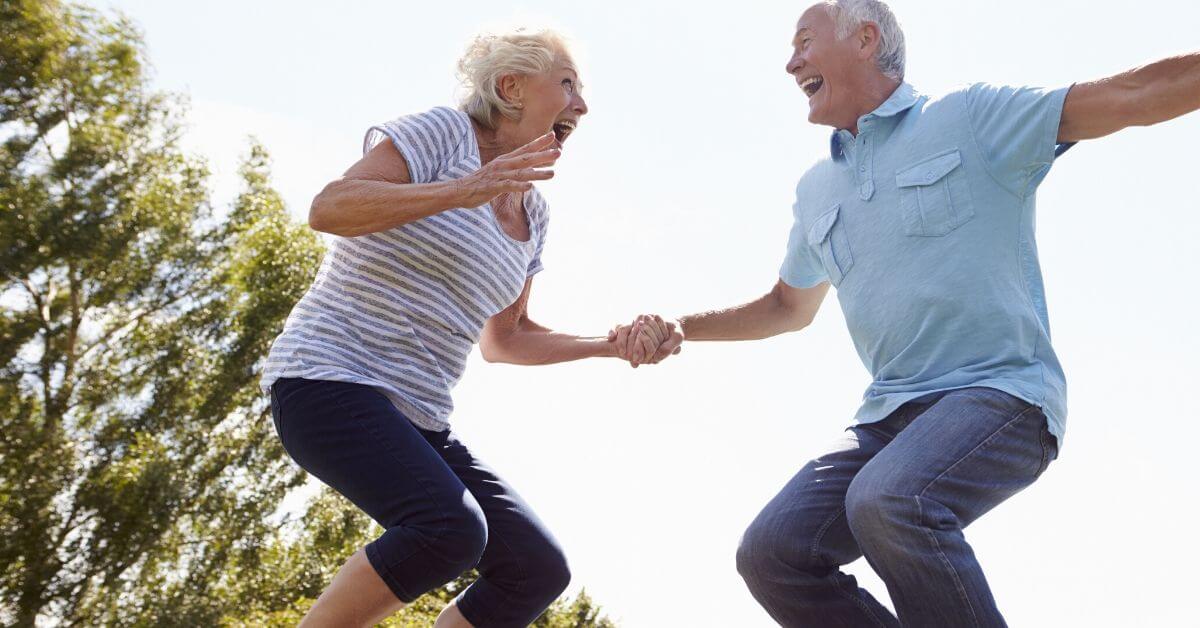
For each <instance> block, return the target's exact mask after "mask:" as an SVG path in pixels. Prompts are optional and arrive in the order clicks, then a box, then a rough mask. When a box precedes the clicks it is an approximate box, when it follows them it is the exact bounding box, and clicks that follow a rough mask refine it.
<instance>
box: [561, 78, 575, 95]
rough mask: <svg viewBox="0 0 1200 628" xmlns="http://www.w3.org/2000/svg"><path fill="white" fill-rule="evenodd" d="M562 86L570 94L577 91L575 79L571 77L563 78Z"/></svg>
mask: <svg viewBox="0 0 1200 628" xmlns="http://www.w3.org/2000/svg"><path fill="white" fill-rule="evenodd" d="M562 86H563V88H564V89H566V90H567V93H568V94H574V93H575V81H572V80H571V79H563V82H562Z"/></svg>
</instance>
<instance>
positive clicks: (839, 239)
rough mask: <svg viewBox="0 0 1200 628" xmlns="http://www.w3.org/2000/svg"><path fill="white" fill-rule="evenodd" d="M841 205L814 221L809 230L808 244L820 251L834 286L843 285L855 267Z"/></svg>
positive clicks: (822, 261) (835, 206)
mask: <svg viewBox="0 0 1200 628" xmlns="http://www.w3.org/2000/svg"><path fill="white" fill-rule="evenodd" d="M841 209H842V206H841V205H834V206H833V207H832V208H831V209H830V210H829V211H827V212H825V213H824V214H821V216H819V217H818V218H817V219H816V220H814V221H813V224H812V227H810V228H809V230H808V244H809V246H812V247H813V248H815V249H817V250H818V251H820V254H821V263H822V264H823V265H824V266H825V272H826V273H828V274H829V282H830V283H832V284H833V285H834V286H837V285H839V284H841V283H842V279H843V278H844V277H845V276H846V273H848V272H850V268H851V267H852V266H854V255H853V254H852V253H851V252H850V239H849V238H847V237H846V226H845V225H844V224H843V221H842V220H841V219H840V218H841Z"/></svg>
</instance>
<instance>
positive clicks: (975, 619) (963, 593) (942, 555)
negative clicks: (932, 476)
mask: <svg viewBox="0 0 1200 628" xmlns="http://www.w3.org/2000/svg"><path fill="white" fill-rule="evenodd" d="M922 493H924V491H922ZM921 499H922V497H921V495H918V496H916V497H914V498H913V500H914V501H916V503H917V521H921V522H924V521H925V509H924V508H922V507H921ZM922 527H924V528H925V536H927V537H929V544H930V545H932V546H933V551H934V553H935V554H937V556H938V558H939V559H941V561H942V564H943V565H945V566H946V570H947V571H949V572H950V577H951V578H953V579H954V588H955V589H956V590H957V591H958V596H959V597H960V598H961V599H962V601H963V604H964V605H965V606H966V607H967V610H968V611H970V612H971V620H972V622H971V623H972V625H975V626H978V625H979V616H978V615H977V614H976V613H975V607H974V606H973V605H972V604H971V598H970V596H968V595H967V588H966V587H965V586H963V583H962V578H960V577H959V576H958V570H957V569H955V568H954V564H953V563H951V562H950V558H949V557H947V556H946V552H943V551H942V546H941V544H940V543H938V540H937V537H936V536H934V534H933V530H930V529H929V528H928V527H925V526H922Z"/></svg>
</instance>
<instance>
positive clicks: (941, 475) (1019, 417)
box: [917, 406, 1045, 497]
mask: <svg viewBox="0 0 1200 628" xmlns="http://www.w3.org/2000/svg"><path fill="white" fill-rule="evenodd" d="M1034 411H1039V410H1038V408H1037V406H1030V407H1028V408H1025V409H1024V410H1022V411H1021V412H1020V413H1019V414H1017V415H1016V416H1015V417H1013V418H1012V419H1010V420H1009V421H1008V422H1006V423H1005V424H1004V425H1001V426H1000V427H999V428H996V431H994V432H992V433H991V434H990V435H988V437H987V438H985V439H983V441H982V442H980V443H979V444H978V445H976V446H975V447H973V448H971V451H968V452H967V453H965V454H963V455H962V457H960V458H959V459H958V460H955V461H954V464H952V465H950V466H949V467H946V470H945V471H942V472H941V473H939V474H938V476H937V477H935V478H933V479H932V480H930V481H929V482H928V483H927V484H925V486H924V487H922V488H921V492H919V493H917V497H924V496H925V493H926V491H928V490H929V487H931V486H933V485H934V484H936V483H937V482H938V480H941V479H942V478H944V477H946V475H947V474H948V473H950V472H951V471H953V470H954V469H956V468H957V467H958V465H960V464H962V463H963V461H964V460H966V459H967V458H970V457H971V456H972V455H974V454H975V452H977V451H979V450H980V449H983V448H984V447H986V446H987V445H989V444H991V442H992V441H993V440H995V438H996V436H997V435H999V434H1000V432H1003V431H1005V430H1007V429H1008V428H1009V426H1011V425H1013V424H1014V423H1016V422H1018V421H1020V420H1022V419H1024V418H1025V415H1027V414H1029V413H1030V412H1034ZM1039 438H1040V437H1039ZM1044 451H1045V448H1043V452H1044ZM1042 455H1043V456H1045V453H1043V454H1042Z"/></svg>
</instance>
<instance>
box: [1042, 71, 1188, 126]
mask: <svg viewBox="0 0 1200 628" xmlns="http://www.w3.org/2000/svg"><path fill="white" fill-rule="evenodd" d="M1197 109H1200V52H1193V53H1190V54H1185V55H1179V56H1176V57H1170V58H1167V59H1163V60H1161V61H1155V62H1154V63H1151V64H1148V65H1144V66H1142V67H1139V68H1134V69H1132V70H1129V71H1128V72H1122V73H1120V74H1118V75H1116V76H1111V77H1109V78H1105V79H1100V80H1098V81H1091V82H1088V83H1078V84H1076V85H1075V86H1074V87H1072V88H1071V91H1070V93H1068V94H1067V100H1066V102H1065V103H1064V104H1063V113H1062V121H1061V122H1060V123H1059V127H1058V141H1059V143H1060V144H1061V143H1068V142H1078V141H1081V140H1090V139H1095V138H1098V137H1104V136H1105V135H1109V134H1112V133H1116V132H1117V131H1120V130H1121V129H1124V128H1128V127H1131V126H1150V125H1152V124H1158V123H1159V122H1166V121H1167V120H1171V119H1173V118H1178V117H1179V116H1182V115H1183V114H1185V113H1190V112H1192V111H1195V110H1197Z"/></svg>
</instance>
